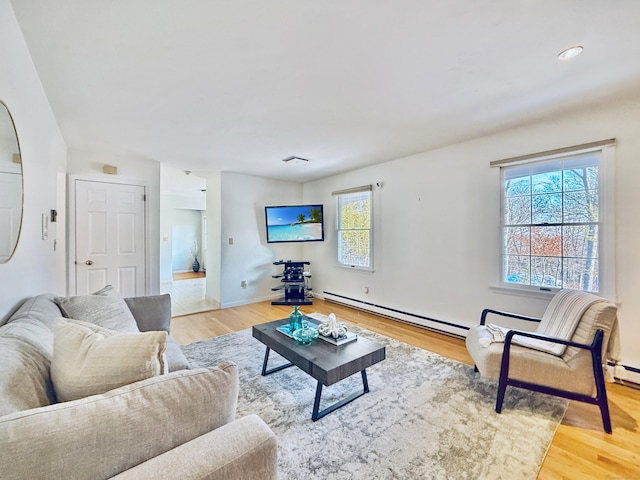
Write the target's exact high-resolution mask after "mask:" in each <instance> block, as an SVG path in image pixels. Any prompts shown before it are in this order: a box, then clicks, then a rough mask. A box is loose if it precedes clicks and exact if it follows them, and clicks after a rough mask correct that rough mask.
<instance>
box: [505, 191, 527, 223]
mask: <svg viewBox="0 0 640 480" xmlns="http://www.w3.org/2000/svg"><path fill="white" fill-rule="evenodd" d="M504 204H505V209H504V223H505V224H506V225H522V224H525V225H528V224H530V223H531V197H513V198H506V199H505V202H504Z"/></svg>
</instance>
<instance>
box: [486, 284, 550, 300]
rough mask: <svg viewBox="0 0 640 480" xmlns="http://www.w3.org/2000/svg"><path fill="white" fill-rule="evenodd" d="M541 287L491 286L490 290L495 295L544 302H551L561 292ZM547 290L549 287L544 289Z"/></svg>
mask: <svg viewBox="0 0 640 480" xmlns="http://www.w3.org/2000/svg"><path fill="white" fill-rule="evenodd" d="M539 288H540V287H518V286H515V285H513V286H512V285H504V284H499V285H489V290H491V291H493V292H494V293H501V294H504V295H517V296H520V297H529V298H538V299H542V300H551V299H552V298H553V296H554V295H555V294H556V293H558V292H559V291H560V289H559V288H549V290H540V289H539ZM542 288H547V287H542Z"/></svg>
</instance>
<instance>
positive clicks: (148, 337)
mask: <svg viewBox="0 0 640 480" xmlns="http://www.w3.org/2000/svg"><path fill="white" fill-rule="evenodd" d="M166 345H167V332H165V331H161V332H144V333H140V332H136V333H122V332H115V331H113V330H108V329H106V328H102V327H99V326H97V325H94V324H92V323H88V322H83V321H80V320H67V319H64V318H60V319H58V321H57V322H56V325H55V328H54V338H53V358H52V360H51V381H52V383H53V388H54V390H55V392H56V396H57V397H58V400H59V401H61V402H66V401H69V400H75V399H78V398H84V397H88V396H89V395H96V394H100V393H104V392H107V391H109V390H112V389H114V388H117V387H121V386H123V385H128V384H130V383H134V382H137V381H139V380H144V379H146V378H150V377H154V376H157V375H161V374H163V373H165V372H166V363H165V360H164V352H165V349H166Z"/></svg>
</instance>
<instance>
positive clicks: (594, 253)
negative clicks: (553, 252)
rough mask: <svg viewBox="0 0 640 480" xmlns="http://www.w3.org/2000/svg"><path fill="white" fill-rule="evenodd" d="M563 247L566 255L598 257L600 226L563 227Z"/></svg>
mask: <svg viewBox="0 0 640 480" xmlns="http://www.w3.org/2000/svg"><path fill="white" fill-rule="evenodd" d="M562 231H563V234H562V245H563V246H562V248H563V250H564V256H565V257H584V258H598V226H597V225H576V226H575V227H572V226H564V227H562Z"/></svg>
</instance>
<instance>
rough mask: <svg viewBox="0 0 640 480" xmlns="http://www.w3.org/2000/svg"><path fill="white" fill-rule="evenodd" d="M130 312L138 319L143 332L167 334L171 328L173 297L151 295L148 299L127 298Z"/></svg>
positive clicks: (166, 294)
mask: <svg viewBox="0 0 640 480" xmlns="http://www.w3.org/2000/svg"><path fill="white" fill-rule="evenodd" d="M124 301H125V302H126V303H127V306H128V307H129V310H131V313H132V314H133V318H135V319H136V323H137V324H138V329H139V330H140V331H141V332H149V331H160V330H164V331H165V332H167V333H171V332H170V328H171V296H170V295H169V294H168V293H165V294H164V295H150V296H147V297H129V298H125V299H124Z"/></svg>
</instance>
